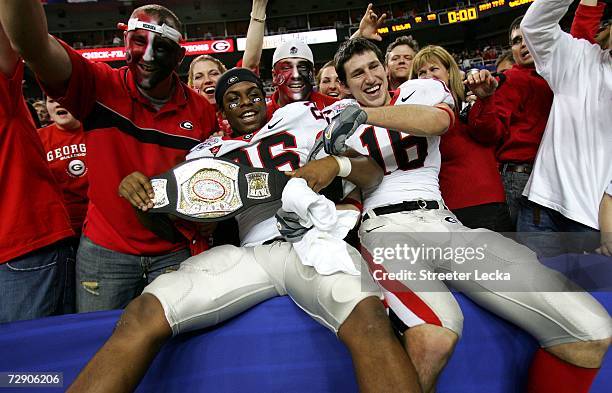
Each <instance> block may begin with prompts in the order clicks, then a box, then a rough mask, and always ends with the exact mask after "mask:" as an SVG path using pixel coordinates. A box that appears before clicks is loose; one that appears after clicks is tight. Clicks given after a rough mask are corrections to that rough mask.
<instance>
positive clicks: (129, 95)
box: [49, 41, 217, 255]
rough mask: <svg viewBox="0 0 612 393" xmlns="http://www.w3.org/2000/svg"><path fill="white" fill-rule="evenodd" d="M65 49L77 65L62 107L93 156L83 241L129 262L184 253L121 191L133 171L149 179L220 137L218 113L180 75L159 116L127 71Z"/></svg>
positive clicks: (60, 99)
mask: <svg viewBox="0 0 612 393" xmlns="http://www.w3.org/2000/svg"><path fill="white" fill-rule="evenodd" d="M60 43H61V44H62V45H63V46H64V48H65V49H66V51H67V53H68V55H69V56H70V59H71V61H72V76H71V78H70V81H69V84H68V87H67V90H66V92H65V94H64V96H63V97H56V99H57V100H58V101H59V102H60V103H61V105H62V106H63V107H64V108H66V109H68V111H70V112H71V113H72V114H73V115H74V116H75V117H76V118H77V119H79V120H81V122H82V123H83V129H84V130H85V141H86V143H87V148H88V150H89V152H88V157H87V163H88V166H89V168H88V171H89V173H88V175H89V193H88V196H89V206H88V210H87V216H86V218H85V225H84V228H83V233H84V234H85V235H86V236H87V237H89V238H90V239H91V240H92V241H93V242H94V243H96V244H98V245H100V246H102V247H105V248H109V249H111V250H115V251H118V252H122V253H125V254H134V255H160V254H167V253H170V252H173V251H176V250H179V249H181V248H184V247H186V246H187V242H186V241H181V242H179V243H171V242H168V241H166V240H163V239H161V238H159V237H158V236H156V235H155V234H154V233H153V232H151V231H149V230H148V229H146V228H145V227H144V226H143V225H142V224H140V222H139V221H138V219H137V217H136V214H135V212H134V210H133V208H132V206H131V205H130V203H129V202H128V201H126V200H125V199H122V198H120V197H119V195H118V187H119V183H120V182H121V180H123V178H124V177H125V176H127V175H129V174H130V173H132V172H134V171H139V172H142V173H143V174H144V175H145V176H148V177H151V176H154V175H157V174H160V173H163V172H165V171H167V170H169V169H170V168H172V167H173V166H175V165H177V164H179V163H181V162H183V161H185V156H186V155H187V153H188V152H189V150H190V149H191V148H192V147H194V146H195V145H197V144H198V143H199V142H201V141H203V140H204V139H206V138H207V137H208V136H209V135H210V134H211V132H213V131H214V130H216V128H217V126H216V118H215V108H214V107H213V106H212V105H211V104H210V103H209V102H208V101H207V100H206V99H205V98H204V97H201V96H199V95H198V94H197V93H196V92H195V91H193V90H192V89H190V88H189V87H187V85H185V84H183V83H181V82H180V80H179V78H178V76H176V75H175V76H174V78H175V83H176V89H175V91H174V95H173V96H172V98H171V99H170V101H169V102H167V103H166V104H164V106H163V107H162V108H161V109H160V110H156V109H155V108H154V107H153V106H152V104H151V103H150V101H149V100H147V99H146V98H145V97H144V96H142V95H141V94H140V93H139V92H138V90H137V87H136V84H135V81H134V79H133V77H132V74H131V72H129V70H128V68H127V67H122V68H120V69H113V68H111V67H110V66H109V65H107V64H105V63H94V62H91V61H89V60H87V59H85V58H83V57H82V56H81V55H79V54H78V53H77V52H76V51H74V50H73V49H72V48H70V47H69V46H68V45H66V44H65V43H62V42H61V41H60ZM49 95H50V96H52V97H53V96H54V95H53V94H52V92H51V94H49ZM55 96H57V94H55Z"/></svg>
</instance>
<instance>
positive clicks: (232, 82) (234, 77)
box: [227, 76, 238, 85]
mask: <svg viewBox="0 0 612 393" xmlns="http://www.w3.org/2000/svg"><path fill="white" fill-rule="evenodd" d="M236 82H238V77H237V76H232V77H231V78H229V80H228V81H227V84H228V85H231V84H234V83H236Z"/></svg>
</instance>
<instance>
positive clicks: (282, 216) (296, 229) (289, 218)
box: [275, 209, 312, 243]
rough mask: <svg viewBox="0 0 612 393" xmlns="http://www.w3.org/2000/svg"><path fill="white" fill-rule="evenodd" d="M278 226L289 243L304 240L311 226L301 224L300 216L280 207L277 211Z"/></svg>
mask: <svg viewBox="0 0 612 393" xmlns="http://www.w3.org/2000/svg"><path fill="white" fill-rule="evenodd" d="M275 217H276V227H277V228H278V231H279V232H280V234H281V235H282V236H283V238H284V239H285V240H287V241H288V242H289V243H296V242H299V241H300V240H302V238H303V237H304V235H305V234H306V232H308V231H309V230H310V229H311V228H312V226H311V227H309V228H306V227H305V226H303V225H302V224H300V216H298V215H297V214H295V213H293V212H287V211H284V210H283V209H278V211H277V212H276V215H275Z"/></svg>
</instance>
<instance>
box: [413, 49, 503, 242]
mask: <svg viewBox="0 0 612 393" xmlns="http://www.w3.org/2000/svg"><path fill="white" fill-rule="evenodd" d="M410 77H411V79H415V78H419V79H422V78H435V79H439V80H441V81H442V82H444V83H445V84H446V85H447V86H448V87H449V88H450V91H451V93H452V95H453V97H454V99H455V111H456V114H457V116H456V119H455V122H454V124H453V125H452V126H451V127H450V128H449V130H448V132H447V133H446V134H444V135H443V136H442V137H441V139H440V153H441V155H442V165H441V167H440V189H441V191H442V197H443V198H444V201H445V203H446V205H447V206H448V208H449V209H450V210H452V212H453V213H454V214H455V215H456V216H457V218H458V219H459V220H460V221H461V222H462V223H463V224H464V225H465V226H467V227H470V228H487V229H490V230H493V231H497V232H506V231H512V230H513V228H512V223H511V221H510V216H509V211H508V206H507V205H506V199H505V194H504V187H503V184H502V181H501V177H500V175H499V172H498V170H497V161H496V159H495V146H494V145H487V144H482V143H480V142H478V141H476V140H475V139H473V138H472V137H471V132H472V129H471V128H470V126H469V125H468V124H467V121H466V120H464V116H460V115H459V112H460V110H461V108H462V107H463V106H465V105H467V104H466V103H465V89H464V86H463V82H462V77H461V74H460V71H459V67H458V66H457V63H456V62H455V60H454V59H453V57H452V56H451V55H450V53H448V52H447V51H446V50H445V49H444V48H442V47H440V46H428V47H426V48H423V49H421V50H420V51H419V52H418V53H417V54H416V56H415V58H414V60H413V62H412V72H411V76H410Z"/></svg>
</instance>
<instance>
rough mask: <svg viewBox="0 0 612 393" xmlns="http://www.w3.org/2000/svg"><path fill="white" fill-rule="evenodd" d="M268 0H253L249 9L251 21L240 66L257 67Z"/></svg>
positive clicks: (253, 68) (254, 68)
mask: <svg viewBox="0 0 612 393" xmlns="http://www.w3.org/2000/svg"><path fill="white" fill-rule="evenodd" d="M267 5H268V0H253V8H252V9H251V22H250V23H249V30H248V31H247V36H246V47H245V49H244V54H243V55H242V66H243V67H244V68H248V69H250V70H251V71H255V70H257V69H258V67H259V62H260V61H261V52H262V51H263V40H264V33H265V28H266V22H265V20H266V6H267Z"/></svg>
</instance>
